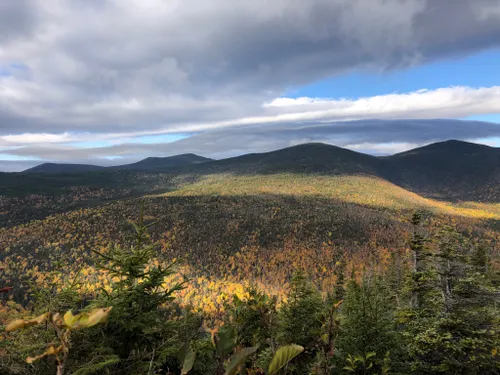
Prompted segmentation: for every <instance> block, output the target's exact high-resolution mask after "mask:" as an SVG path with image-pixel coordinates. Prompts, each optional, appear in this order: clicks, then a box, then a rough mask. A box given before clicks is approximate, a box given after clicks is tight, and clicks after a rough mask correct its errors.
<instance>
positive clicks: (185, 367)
mask: <svg viewBox="0 0 500 375" xmlns="http://www.w3.org/2000/svg"><path fill="white" fill-rule="evenodd" d="M195 359H196V352H195V351H194V350H193V348H192V347H191V346H190V347H189V348H188V350H187V353H186V356H185V357H184V363H183V364H182V372H181V375H187V373H188V372H189V371H191V369H192V368H193V366H194V360H195Z"/></svg>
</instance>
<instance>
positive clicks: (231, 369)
mask: <svg viewBox="0 0 500 375" xmlns="http://www.w3.org/2000/svg"><path fill="white" fill-rule="evenodd" d="M256 351H257V347H256V346H253V347H251V348H243V349H242V350H241V351H239V352H238V353H236V354H235V355H233V356H232V357H231V359H230V361H229V364H228V365H227V368H226V373H225V375H235V374H236V372H237V371H238V369H239V367H240V366H241V365H242V364H243V363H245V361H246V359H247V358H248V357H249V356H250V355H252V354H253V353H255V352H256Z"/></svg>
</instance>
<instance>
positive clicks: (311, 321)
mask: <svg viewBox="0 0 500 375" xmlns="http://www.w3.org/2000/svg"><path fill="white" fill-rule="evenodd" d="M290 284H291V285H290V292H289V294H288V300H287V303H286V305H284V306H283V307H282V309H281V310H280V312H279V315H278V328H277V334H276V340H277V342H278V343H279V344H280V345H289V344H297V345H300V346H303V347H304V348H305V349H304V352H303V353H302V354H301V362H300V363H299V364H298V365H297V368H296V373H297V374H304V373H307V372H308V369H309V367H310V365H311V363H312V361H313V360H314V358H315V355H316V352H317V350H318V347H319V342H320V336H321V328H322V311H323V300H322V298H321V295H320V294H319V292H318V291H317V289H316V288H315V287H314V285H313V284H312V283H311V282H310V281H309V279H308V278H307V276H306V275H305V273H304V272H302V271H298V272H296V273H295V274H294V275H293V277H292V280H291V283H290Z"/></svg>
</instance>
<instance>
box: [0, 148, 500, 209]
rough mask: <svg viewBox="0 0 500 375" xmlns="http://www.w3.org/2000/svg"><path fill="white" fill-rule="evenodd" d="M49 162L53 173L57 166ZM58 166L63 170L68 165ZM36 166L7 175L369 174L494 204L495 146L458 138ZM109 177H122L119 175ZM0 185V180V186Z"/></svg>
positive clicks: (499, 157)
mask: <svg viewBox="0 0 500 375" xmlns="http://www.w3.org/2000/svg"><path fill="white" fill-rule="evenodd" d="M49 166H50V168H49V169H51V170H52V171H53V170H54V169H56V167H57V164H56V165H53V164H50V165H49ZM62 166H63V167H64V168H65V167H68V166H71V165H62ZM64 168H62V169H64ZM76 168H77V169H78V168H79V167H76ZM80 168H83V169H85V168H89V166H84V167H80ZM40 170H43V168H40V167H39V168H37V167H34V168H33V169H30V170H28V171H26V172H22V173H17V174H16V173H15V174H12V175H13V177H14V175H17V176H19V177H21V176H23V175H24V176H39V177H40V178H41V177H43V176H44V178H45V179H52V178H54V179H55V178H58V179H59V180H60V181H59V182H58V184H62V185H64V184H65V183H66V182H65V181H66V177H64V176H65V173H71V172H74V176H75V177H74V179H75V181H92V184H93V185H92V186H100V185H103V184H107V183H109V181H113V182H112V184H114V186H119V184H118V183H115V182H114V181H123V176H126V175H125V173H134V172H147V173H150V174H152V175H153V174H155V175H158V176H159V178H160V176H161V175H164V176H169V177H168V178H172V177H175V176H182V175H190V176H192V178H198V177H199V176H203V175H208V174H220V173H230V174H234V175H251V174H254V175H258V174H261V175H269V174H277V173H294V174H323V175H369V176H375V177H379V178H382V179H384V180H387V181H389V182H391V183H393V184H396V185H398V186H400V187H403V188H405V189H408V190H410V191H412V192H415V193H418V194H422V195H423V196H426V197H430V198H436V199H448V200H462V201H463V200H475V201H480V202H485V201H487V202H500V148H496V147H490V146H484V145H480V144H476V143H471V142H464V141H458V140H448V141H444V142H436V143H432V144H429V145H426V146H422V147H418V148H415V149H412V150H408V151H405V152H402V153H397V154H394V155H390V156H373V155H368V154H364V153H360V152H357V151H353V150H349V149H346V148H342V147H338V146H334V145H329V144H325V143H305V144H300V145H295V146H290V147H286V148H283V149H279V150H274V151H269V152H264V153H251V154H245V155H240V156H235V157H231V158H225V159H220V160H213V159H209V158H204V157H202V156H198V155H195V154H181V155H176V156H170V157H165V158H161V157H159V158H154V157H152V158H146V159H144V160H142V161H139V162H137V163H132V164H129V165H125V166H118V167H101V168H99V167H98V168H97V170H95V171H93V170H91V171H88V172H85V171H75V170H71V172H63V173H59V174H57V173H53V174H50V173H43V172H40ZM76 172H78V173H76ZM109 172H112V173H109ZM114 175H116V176H122V177H121V179H119V178H118V177H115V176H114ZM51 176H53V177H51ZM68 176H69V174H68ZM127 176H128V175H127ZM130 176H131V175H130ZM196 176H198V177H196ZM37 178H38V177H37ZM68 178H69V177H68ZM126 178H128V177H126ZM4 180H5V181H6V182H5V183H4V184H3V185H5V184H7V185H9V181H8V180H9V179H8V178H4ZM160 180H161V178H160ZM127 181H128V183H129V184H131V186H135V185H136V184H137V183H145V181H142V180H137V178H135V179H133V178H130V179H129V180H127ZM132 181H133V182H132ZM26 183H28V182H26ZM16 184H17V182H16V183H14V182H12V181H11V184H10V186H11V187H10V189H11V190H9V191H12V189H14V187H13V186H14V185H16ZM160 184H164V182H160ZM1 185H2V183H0V187H2V186H1ZM62 185H61V186H62ZM157 186H160V185H158V184H157Z"/></svg>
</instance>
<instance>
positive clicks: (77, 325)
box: [63, 307, 113, 330]
mask: <svg viewBox="0 0 500 375" xmlns="http://www.w3.org/2000/svg"><path fill="white" fill-rule="evenodd" d="M112 308H113V307H107V308H103V309H94V310H91V311H89V312H82V313H80V314H78V315H73V312H72V311H71V310H70V311H68V312H66V314H64V316H63V321H64V325H65V326H66V327H67V328H68V329H70V330H76V329H81V328H88V327H92V326H95V325H96V324H100V323H105V322H107V320H108V317H109V313H110V312H111V309H112Z"/></svg>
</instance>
